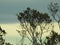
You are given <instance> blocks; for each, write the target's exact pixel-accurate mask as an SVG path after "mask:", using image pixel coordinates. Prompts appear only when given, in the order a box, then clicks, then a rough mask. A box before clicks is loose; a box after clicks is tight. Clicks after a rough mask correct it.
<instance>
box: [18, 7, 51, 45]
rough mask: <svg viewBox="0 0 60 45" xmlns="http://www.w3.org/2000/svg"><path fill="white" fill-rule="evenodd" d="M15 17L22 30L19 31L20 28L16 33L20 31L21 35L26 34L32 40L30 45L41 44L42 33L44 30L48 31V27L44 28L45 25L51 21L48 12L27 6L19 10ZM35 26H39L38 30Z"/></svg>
mask: <svg viewBox="0 0 60 45" xmlns="http://www.w3.org/2000/svg"><path fill="white" fill-rule="evenodd" d="M17 17H18V20H19V21H20V25H21V27H22V30H23V32H21V31H22V30H21V31H19V30H17V31H18V33H19V34H20V35H21V33H22V37H24V36H26V37H27V38H28V39H29V40H30V41H31V42H32V45H43V44H42V35H43V33H44V31H45V30H46V32H47V31H48V29H49V27H48V28H46V26H47V25H48V24H50V22H51V19H50V17H49V16H48V14H47V13H40V12H39V11H37V10H35V9H30V8H29V7H28V8H27V9H26V10H24V11H23V12H19V13H18V14H17ZM37 26H39V28H40V29H39V31H37V29H36V28H37ZM28 35H29V36H28Z"/></svg>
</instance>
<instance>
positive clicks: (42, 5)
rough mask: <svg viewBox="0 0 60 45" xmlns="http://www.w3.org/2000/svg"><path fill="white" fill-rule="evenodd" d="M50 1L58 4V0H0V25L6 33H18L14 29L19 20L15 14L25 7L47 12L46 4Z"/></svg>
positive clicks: (59, 1)
mask: <svg viewBox="0 0 60 45" xmlns="http://www.w3.org/2000/svg"><path fill="white" fill-rule="evenodd" d="M52 1H53V2H58V3H59V4H60V0H0V26H2V28H3V29H5V30H6V31H7V32H8V34H7V35H10V36H11V35H12V36H14V35H18V33H17V32H16V29H18V26H19V21H18V20H17V17H16V14H17V13H19V12H21V11H23V10H25V9H26V8H27V7H30V8H33V9H37V10H39V11H40V12H48V10H47V6H48V4H49V3H50V2H52ZM12 29H13V30H12ZM13 32H14V33H13Z"/></svg>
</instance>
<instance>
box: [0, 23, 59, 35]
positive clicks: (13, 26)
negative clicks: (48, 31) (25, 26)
mask: <svg viewBox="0 0 60 45" xmlns="http://www.w3.org/2000/svg"><path fill="white" fill-rule="evenodd" d="M19 25H20V24H19V23H9V24H0V26H1V27H2V29H4V30H6V32H7V35H8V36H19V34H18V32H17V31H16V30H17V29H19V30H20V26H19ZM54 25H55V27H54V30H55V31H56V32H58V33H60V30H59V28H58V25H57V23H54Z"/></svg>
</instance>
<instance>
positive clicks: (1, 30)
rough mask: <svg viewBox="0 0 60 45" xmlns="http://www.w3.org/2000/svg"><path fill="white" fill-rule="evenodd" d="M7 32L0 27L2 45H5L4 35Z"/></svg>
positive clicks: (0, 42) (0, 44) (0, 43)
mask: <svg viewBox="0 0 60 45" xmlns="http://www.w3.org/2000/svg"><path fill="white" fill-rule="evenodd" d="M5 34H6V32H5V30H3V29H2V28H1V27H0V45H4V42H5V39H3V35H5Z"/></svg>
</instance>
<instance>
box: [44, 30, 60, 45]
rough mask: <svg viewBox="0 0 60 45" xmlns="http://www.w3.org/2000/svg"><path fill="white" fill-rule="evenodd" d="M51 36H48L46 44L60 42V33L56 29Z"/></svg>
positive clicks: (57, 44) (52, 44)
mask: <svg viewBox="0 0 60 45" xmlns="http://www.w3.org/2000/svg"><path fill="white" fill-rule="evenodd" d="M50 35H51V36H49V37H46V39H47V42H46V43H45V45H59V44H60V35H59V34H58V33H56V32H54V31H51V34H50Z"/></svg>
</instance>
